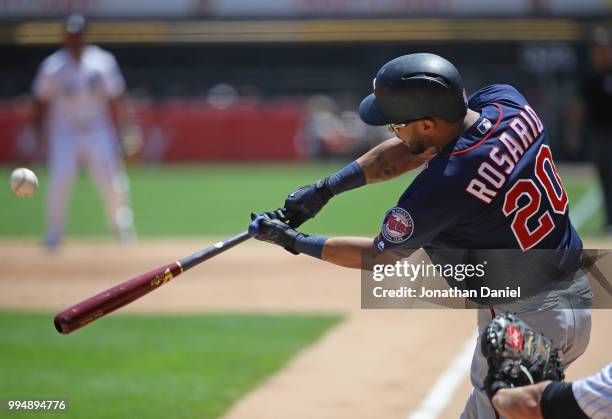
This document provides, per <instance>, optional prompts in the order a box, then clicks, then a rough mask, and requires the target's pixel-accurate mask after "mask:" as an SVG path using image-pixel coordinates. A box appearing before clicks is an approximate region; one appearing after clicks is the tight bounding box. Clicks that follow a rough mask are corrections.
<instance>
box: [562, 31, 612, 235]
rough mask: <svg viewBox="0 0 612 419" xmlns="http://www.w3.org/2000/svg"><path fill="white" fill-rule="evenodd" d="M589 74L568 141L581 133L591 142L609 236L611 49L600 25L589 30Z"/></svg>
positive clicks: (611, 230) (573, 114)
mask: <svg viewBox="0 0 612 419" xmlns="http://www.w3.org/2000/svg"><path fill="white" fill-rule="evenodd" d="M588 52H589V58H590V65H591V68H590V72H589V73H587V74H586V75H585V76H584V77H583V79H582V85H581V86H580V98H579V100H578V101H577V102H576V103H575V104H574V106H573V109H572V112H571V113H570V114H569V119H568V122H569V130H568V131H569V133H570V140H571V142H572V143H573V144H574V146H575V147H578V144H580V142H581V135H580V134H581V133H582V132H584V133H585V134H586V135H587V137H589V138H590V140H591V155H592V159H593V163H594V164H595V168H596V169H597V174H598V176H599V181H600V184H601V189H602V192H603V197H604V210H605V218H604V231H605V232H606V233H607V234H612V119H611V118H610V109H612V49H611V48H610V34H609V32H608V30H607V29H606V28H605V27H603V26H598V27H596V28H595V29H594V31H593V37H592V39H591V42H590V45H589V51H588Z"/></svg>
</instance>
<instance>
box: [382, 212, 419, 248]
mask: <svg viewBox="0 0 612 419" xmlns="http://www.w3.org/2000/svg"><path fill="white" fill-rule="evenodd" d="M413 231H414V222H413V221H412V217H411V216H410V213H409V212H408V211H406V210H405V209H403V208H400V207H395V208H391V209H390V210H389V212H387V215H386V216H385V221H384V222H383V226H382V230H381V233H382V235H383V237H384V238H385V239H386V240H387V241H389V242H391V243H401V242H403V241H406V240H408V239H409V238H410V236H412V232H413Z"/></svg>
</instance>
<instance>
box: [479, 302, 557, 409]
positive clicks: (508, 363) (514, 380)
mask: <svg viewBox="0 0 612 419" xmlns="http://www.w3.org/2000/svg"><path fill="white" fill-rule="evenodd" d="M480 345H481V348H482V353H483V354H484V356H485V357H486V358H487V364H488V365H489V373H488V374H487V377H486V378H485V382H484V385H485V390H486V392H487V395H488V396H489V397H490V398H492V397H493V396H494V395H495V393H496V392H497V390H499V389H501V388H508V387H520V386H525V385H529V384H534V383H537V382H540V381H544V380H553V381H562V380H563V379H564V378H565V375H564V374H563V371H562V370H561V364H560V362H559V351H558V349H557V348H556V347H555V346H554V345H553V343H552V342H551V341H550V339H548V338H546V337H545V336H544V335H542V334H541V333H538V332H536V331H535V330H533V329H532V328H531V327H529V326H528V325H527V324H526V323H525V322H523V321H522V320H521V319H519V318H518V317H517V316H515V315H512V314H510V313H505V314H502V315H499V316H497V317H495V318H494V319H493V320H491V322H490V323H489V324H488V326H487V329H486V330H485V331H484V333H483V334H482V336H481V337H480Z"/></svg>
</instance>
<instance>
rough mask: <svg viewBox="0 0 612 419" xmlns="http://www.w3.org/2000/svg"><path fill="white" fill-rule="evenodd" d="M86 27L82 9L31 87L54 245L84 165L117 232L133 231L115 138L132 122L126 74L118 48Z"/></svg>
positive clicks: (49, 239)
mask: <svg viewBox="0 0 612 419" xmlns="http://www.w3.org/2000/svg"><path fill="white" fill-rule="evenodd" d="M85 30H86V22H85V19H84V18H83V16H81V15H71V16H70V17H69V18H68V19H67V20H66V23H65V27H64V36H65V38H64V44H65V47H64V48H62V49H60V50H59V51H57V52H55V53H53V54H51V55H50V56H49V57H47V58H46V59H45V60H44V61H43V63H42V65H41V66H40V69H39V70H38V74H37V75H36V78H35V80H34V83H33V87H32V90H33V96H34V99H35V101H34V105H35V106H34V125H35V129H36V131H37V136H38V138H39V141H41V142H46V143H48V156H47V159H48V166H49V187H48V188H49V189H48V193H47V235H46V238H45V245H46V246H47V247H48V248H51V249H53V248H55V247H57V246H58V245H59V244H60V243H61V240H62V237H63V233H64V222H65V213H66V204H67V201H68V195H69V193H70V188H71V186H72V181H73V179H74V176H75V175H76V174H77V171H78V169H79V165H85V166H86V167H87V168H88V169H89V172H90V174H91V176H92V178H93V180H94V181H95V183H96V185H97V186H98V188H99V189H100V191H101V192H102V196H103V197H104V200H105V201H106V207H107V213H108V219H109V222H110V224H111V225H112V226H113V227H114V229H115V233H116V235H117V238H118V239H120V240H124V241H125V240H130V239H131V238H132V236H133V233H134V232H133V226H132V219H133V216H132V209H131V208H130V206H129V203H128V180H127V177H126V175H125V173H124V170H123V162H122V161H121V158H120V153H119V142H118V141H117V128H118V129H119V130H124V129H127V128H128V124H127V119H128V114H129V112H128V110H127V105H126V101H125V81H124V79H123V76H122V75H121V71H120V70H119V67H118V65H117V62H116V61H115V58H114V57H113V55H112V54H110V53H109V52H107V51H104V50H103V49H101V48H99V47H97V46H95V45H86V44H85V38H84V36H85ZM113 119H114V121H115V123H113ZM115 125H117V126H116V127H115Z"/></svg>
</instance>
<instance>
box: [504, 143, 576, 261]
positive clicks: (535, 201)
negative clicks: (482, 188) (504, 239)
mask: <svg viewBox="0 0 612 419" xmlns="http://www.w3.org/2000/svg"><path fill="white" fill-rule="evenodd" d="M547 168H548V170H546V169H547ZM535 177H536V179H537V180H538V183H539V186H540V187H538V185H536V182H534V180H533V179H520V180H518V181H516V182H515V183H514V185H512V188H510V190H508V192H506V197H505V199H504V206H503V211H504V215H505V216H506V217H509V216H510V215H512V214H514V219H513V220H512V224H511V226H512V231H513V232H514V236H515V237H516V240H517V241H518V243H519V245H520V246H521V249H523V250H527V249H531V248H532V247H533V246H535V245H536V244H538V243H539V242H540V241H541V240H542V239H543V238H544V237H546V236H547V235H548V234H549V233H550V232H551V231H553V229H554V228H555V223H554V222H553V219H552V216H551V215H550V211H549V210H548V209H546V210H545V211H544V213H543V214H542V215H541V216H540V217H539V218H538V219H537V223H535V222H533V224H532V225H533V226H535V228H529V226H528V225H527V223H528V222H529V221H530V220H531V219H532V217H534V216H536V214H538V212H539V211H540V205H541V204H542V192H544V194H545V195H546V198H547V200H548V202H549V203H550V209H552V210H553V211H554V212H555V213H557V214H564V213H565V211H566V210H567V204H568V201H569V200H568V198H567V193H566V192H565V189H563V185H562V184H561V179H559V175H558V174H557V169H556V168H555V164H554V163H553V159H552V153H551V152H550V147H548V146H547V145H542V146H541V147H540V150H539V151H538V155H537V157H536V163H535ZM523 196H525V197H526V198H527V200H523V202H524V204H523V205H522V206H520V207H519V200H520V199H521V197H523ZM536 224H537V226H536Z"/></svg>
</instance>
